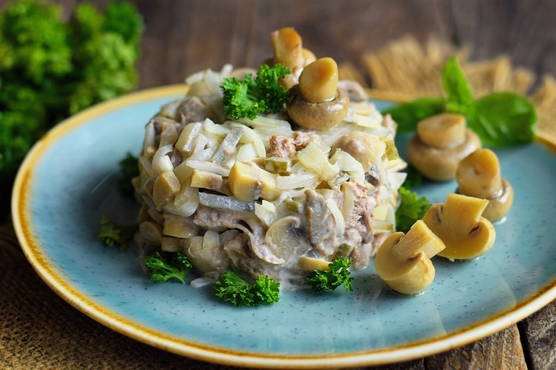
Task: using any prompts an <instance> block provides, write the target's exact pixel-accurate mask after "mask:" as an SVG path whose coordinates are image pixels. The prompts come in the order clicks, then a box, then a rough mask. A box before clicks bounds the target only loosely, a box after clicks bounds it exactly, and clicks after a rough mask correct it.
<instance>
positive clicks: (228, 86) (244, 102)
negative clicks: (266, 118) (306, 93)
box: [221, 64, 290, 119]
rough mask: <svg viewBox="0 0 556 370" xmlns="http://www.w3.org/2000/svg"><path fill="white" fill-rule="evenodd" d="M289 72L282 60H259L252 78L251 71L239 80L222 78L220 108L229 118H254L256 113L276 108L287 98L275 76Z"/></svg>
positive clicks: (278, 77) (269, 111)
mask: <svg viewBox="0 0 556 370" xmlns="http://www.w3.org/2000/svg"><path fill="white" fill-rule="evenodd" d="M288 73H290V71H289V69H287V68H286V67H285V66H284V65H282V64H276V65H274V66H268V65H266V64H263V65H262V66H261V67H260V68H259V70H258V72H257V77H256V79H253V76H252V75H251V74H248V75H246V76H245V78H244V79H243V80H241V81H240V80H238V79H237V78H235V77H229V78H226V79H224V82H223V83H222V85H221V88H222V90H223V92H224V111H225V112H226V115H227V116H228V117H230V118H232V119H241V118H249V119H254V118H255V117H257V115H258V114H260V113H265V112H266V113H276V112H279V111H280V110H281V109H282V107H283V106H284V103H285V102H286V100H287V98H288V91H287V90H286V89H284V88H283V87H282V85H280V83H279V80H280V79H281V78H283V77H284V76H286V75H287V74H288Z"/></svg>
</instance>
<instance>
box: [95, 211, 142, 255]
mask: <svg viewBox="0 0 556 370" xmlns="http://www.w3.org/2000/svg"><path fill="white" fill-rule="evenodd" d="M134 232H135V226H123V225H120V224H117V223H116V222H114V221H113V220H112V219H111V218H109V217H108V216H106V215H102V216H101V217H100V231H99V233H98V239H99V240H100V241H101V242H102V244H104V245H105V246H107V247H116V246H117V247H120V250H123V249H125V248H126V247H127V245H128V243H129V242H130V241H131V239H132V237H133V234H134Z"/></svg>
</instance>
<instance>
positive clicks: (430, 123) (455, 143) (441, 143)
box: [408, 113, 481, 181]
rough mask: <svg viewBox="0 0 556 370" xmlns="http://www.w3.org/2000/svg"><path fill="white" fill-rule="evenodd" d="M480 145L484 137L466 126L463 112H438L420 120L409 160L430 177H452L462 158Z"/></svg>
mask: <svg viewBox="0 0 556 370" xmlns="http://www.w3.org/2000/svg"><path fill="white" fill-rule="evenodd" d="M480 147H481V140H480V139H479V137H478V136H477V135H476V134H475V133H474V132H473V131H471V130H469V129H467V128H466V123H465V117H464V116H462V115H461V114H454V113H442V114H437V115H434V116H432V117H428V118H426V119H424V120H422V121H420V122H419V123H418V125H417V134H416V135H414V136H413V137H412V138H411V141H410V142H409V146H408V156H409V162H410V163H411V164H412V165H413V166H415V168H417V169H418V170H419V172H421V173H422V174H423V175H424V176H425V177H428V178H429V179H431V180H437V181H444V180H450V179H453V178H454V176H455V174H456V168H457V166H458V163H459V161H461V160H462V159H463V158H465V157H466V156H467V155H469V154H470V153H472V152H474V151H475V150H476V149H478V148H480Z"/></svg>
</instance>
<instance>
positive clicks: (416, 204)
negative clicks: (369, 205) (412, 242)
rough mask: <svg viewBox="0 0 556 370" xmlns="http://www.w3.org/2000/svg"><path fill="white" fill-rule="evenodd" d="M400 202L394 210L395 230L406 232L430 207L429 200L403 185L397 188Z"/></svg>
mask: <svg viewBox="0 0 556 370" xmlns="http://www.w3.org/2000/svg"><path fill="white" fill-rule="evenodd" d="M399 193H400V204H399V205H398V209H397V210H396V230H397V231H401V232H404V233H405V232H407V231H409V229H410V228H411V225H413V224H414V223H415V222H416V221H418V220H420V219H422V218H423V216H424V215H425V213H426V212H427V211H428V210H429V208H430V207H431V204H430V202H429V200H428V199H427V198H425V197H420V196H419V195H418V194H417V193H415V192H413V191H411V190H409V189H408V188H406V187H405V183H404V185H403V186H401V187H400V189H399Z"/></svg>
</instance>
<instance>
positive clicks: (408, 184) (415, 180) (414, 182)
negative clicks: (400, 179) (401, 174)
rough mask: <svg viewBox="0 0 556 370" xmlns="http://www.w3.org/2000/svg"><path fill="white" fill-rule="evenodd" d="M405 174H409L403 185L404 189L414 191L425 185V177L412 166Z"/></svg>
mask: <svg viewBox="0 0 556 370" xmlns="http://www.w3.org/2000/svg"><path fill="white" fill-rule="evenodd" d="M405 172H406V173H407V177H406V178H405V181H404V183H403V184H402V186H403V187H405V188H407V189H413V188H414V187H417V186H419V185H421V184H422V183H423V175H421V173H420V172H419V171H417V169H416V168H415V167H413V166H412V165H409V166H408V167H407V169H406V171H405Z"/></svg>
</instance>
